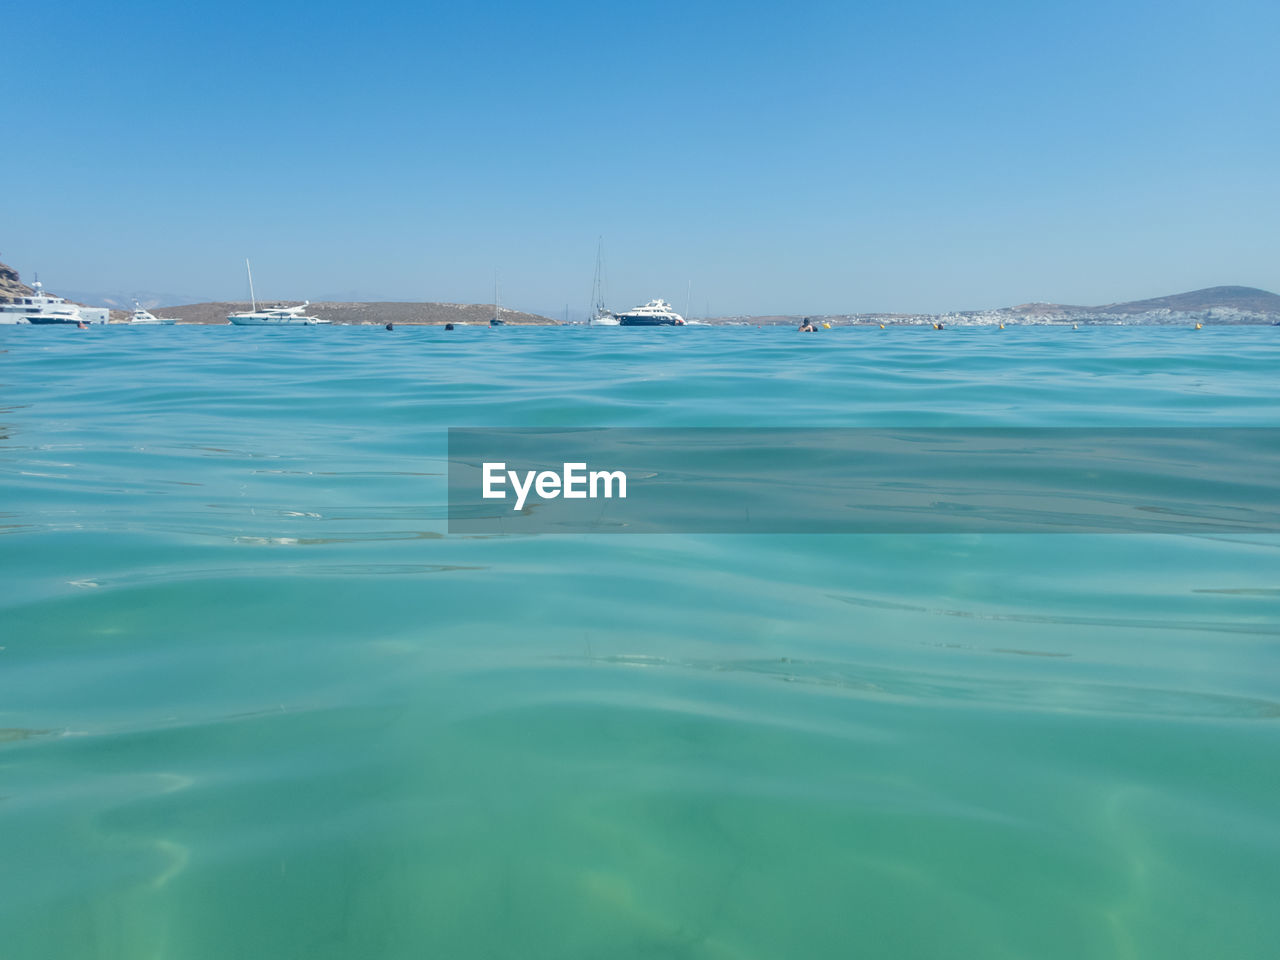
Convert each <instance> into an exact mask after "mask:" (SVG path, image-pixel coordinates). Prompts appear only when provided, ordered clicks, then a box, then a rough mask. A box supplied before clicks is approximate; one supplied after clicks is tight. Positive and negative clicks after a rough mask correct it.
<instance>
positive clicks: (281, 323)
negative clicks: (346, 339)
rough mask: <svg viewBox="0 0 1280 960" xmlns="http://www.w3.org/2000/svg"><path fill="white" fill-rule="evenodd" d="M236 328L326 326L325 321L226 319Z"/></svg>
mask: <svg viewBox="0 0 1280 960" xmlns="http://www.w3.org/2000/svg"><path fill="white" fill-rule="evenodd" d="M227 319H228V320H229V321H230V322H231V323H232V324H234V325H235V326H237V327H318V326H323V325H325V324H327V323H328V322H329V321H327V320H310V319H308V320H303V319H301V318H298V319H293V318H290V319H276V318H271V319H265V318H261V317H227Z"/></svg>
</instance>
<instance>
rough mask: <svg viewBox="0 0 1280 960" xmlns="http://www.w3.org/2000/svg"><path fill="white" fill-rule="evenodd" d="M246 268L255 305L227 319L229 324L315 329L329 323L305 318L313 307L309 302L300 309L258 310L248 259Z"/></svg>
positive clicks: (251, 297)
mask: <svg viewBox="0 0 1280 960" xmlns="http://www.w3.org/2000/svg"><path fill="white" fill-rule="evenodd" d="M244 268H245V270H246V272H248V274H249V300H250V302H251V303H252V304H253V309H252V310H250V311H249V312H248V313H233V314H230V315H229V316H228V317H227V321H228V322H229V323H234V324H235V325H236V326H238V327H274V326H279V325H283V324H289V325H292V326H300V327H314V326H316V325H317V324H322V323H328V322H329V321H328V320H323V319H321V318H320V317H308V316H304V315H303V313H302V311H303V310H305V309H306V308H307V307H308V306H310V305H311V301H310V300H308V301H306V302H305V303H303V304H302V305H301V306H298V307H284V306H280V305H278V304H277V305H276V306H274V307H263V308H262V309H261V310H259V309H258V298H257V296H256V295H255V294H254V292H253V268H252V267H250V266H249V261H248V259H247V258H246V259H245V261H244Z"/></svg>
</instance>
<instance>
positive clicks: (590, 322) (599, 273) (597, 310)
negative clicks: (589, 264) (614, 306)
mask: <svg viewBox="0 0 1280 960" xmlns="http://www.w3.org/2000/svg"><path fill="white" fill-rule="evenodd" d="M587 326H589V327H616V326H618V318H617V317H615V316H614V315H613V312H612V311H611V310H608V309H606V308H605V305H604V238H603V237H601V238H600V242H599V243H598V244H597V245H596V277H595V281H594V282H593V283H592V285H591V312H590V313H588V314H587Z"/></svg>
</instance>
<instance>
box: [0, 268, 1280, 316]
mask: <svg viewBox="0 0 1280 960" xmlns="http://www.w3.org/2000/svg"><path fill="white" fill-rule="evenodd" d="M31 295H32V289H31V288H30V287H28V286H27V285H26V284H24V283H22V281H21V280H20V279H19V277H18V271H17V270H14V269H13V268H12V267H9V266H7V265H5V264H3V263H0V299H13V298H21V297H29V296H31ZM68 299H70V300H73V302H77V303H80V304H82V305H84V306H105V307H111V308H112V310H111V319H112V320H113V321H116V320H119V321H124V320H126V319H128V316H129V311H127V310H120V309H117V307H118V303H116V302H107V299H106V298H100V297H93V296H91V295H86V294H80V295H79V296H78V297H69V298H68ZM139 299H141V297H140V298H139ZM260 302H261V303H265V302H266V301H260ZM277 302H279V303H281V304H282V305H285V306H295V305H297V304H300V303H301V302H302V301H300V300H285V301H277ZM143 306H146V307H148V308H157V309H160V310H161V311H162V312H163V314H164V315H165V316H167V317H174V318H176V319H177V320H178V321H179V322H180V323H200V324H218V323H226V322H227V315H228V314H230V313H235V312H237V311H242V310H247V309H248V308H249V306H250V305H249V303H248V301H243V300H242V301H214V302H209V303H189V304H181V305H165V304H158V303H155V302H148V303H144V304H143ZM307 312H308V313H313V314H315V315H316V316H318V317H320V318H321V319H324V320H328V321H329V322H330V323H339V324H379V325H383V324H388V323H401V324H444V323H458V324H487V323H488V322H489V321H490V319H492V317H493V315H494V306H493V304H483V303H434V302H423V303H417V302H410V301H380V300H372V301H351V302H341V301H319V302H313V303H311V304H310V305H309V306H308V307H307ZM499 316H500V318H501V320H502V321H503V322H504V323H508V324H511V325H512V326H558V325H559V324H560V321H559V320H555V319H552V318H551V317H544V316H542V315H541V314H537V313H526V312H524V311H520V310H509V309H507V308H506V307H503V308H501V311H500V314H499ZM808 316H809V319H811V320H814V321H819V322H824V323H830V324H832V325H833V326H834V325H836V324H880V323H883V324H885V325H888V324H921V323H944V324H945V323H953V324H958V325H966V324H967V325H986V324H999V323H1006V324H1013V323H1033V324H1043V323H1085V324H1089V323H1093V324H1111V323H1128V324H1181V323H1206V324H1220V325H1221V324H1233V325H1234V324H1270V323H1277V322H1280V295H1277V294H1274V293H1270V292H1269V291H1267V290H1259V289H1258V288H1256V287H1207V288H1206V289H1204V290H1192V291H1190V292H1189V293H1177V294H1173V295H1171V296H1167V297H1156V298H1153V299H1150V300H1133V301H1130V302H1127V303H1108V304H1103V305H1101V306H1096V307H1084V306H1076V305H1072V304H1063V303H1023V304H1019V305H1018V306H1016V307H999V308H997V309H993V310H961V311H955V312H951V313H940V314H932V313H928V314H926V313H841V314H809V315H808ZM804 319H805V317H804V316H802V315H800V314H794V315H790V314H787V315H783V314H770V315H767V316H756V315H739V316H724V317H710V318H706V319H700V320H696V321H694V322H695V323H706V324H712V325H751V326H755V325H757V324H759V325H783V324H797V325H798V324H799V323H800V322H801V321H802V320H804Z"/></svg>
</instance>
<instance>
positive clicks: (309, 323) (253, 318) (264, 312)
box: [227, 300, 329, 327]
mask: <svg viewBox="0 0 1280 960" xmlns="http://www.w3.org/2000/svg"><path fill="white" fill-rule="evenodd" d="M310 303H311V301H309V300H308V301H307V302H306V303H304V304H302V305H301V306H297V307H279V306H277V307H263V308H262V309H258V305H257V303H256V302H255V303H254V305H253V309H252V310H251V311H249V312H247V313H233V314H230V315H228V317H227V320H228V321H230V322H231V323H234V324H235V325H236V326H238V327H269V326H276V325H278V324H293V325H295V326H305V327H313V326H315V325H316V324H322V323H328V322H329V321H328V320H324V319H322V318H321V317H307V316H304V315H303V313H302V311H303V310H305V309H306V308H307V307H308V306H309V305H310Z"/></svg>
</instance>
